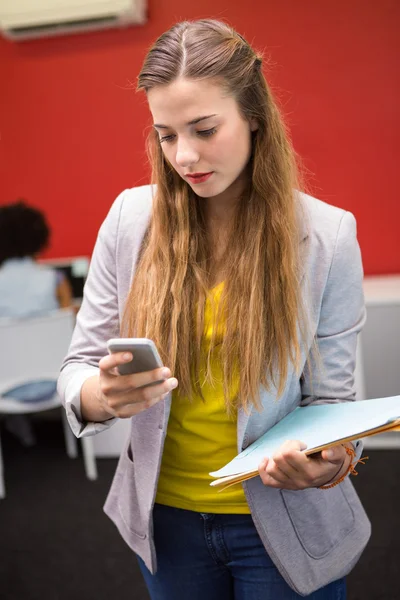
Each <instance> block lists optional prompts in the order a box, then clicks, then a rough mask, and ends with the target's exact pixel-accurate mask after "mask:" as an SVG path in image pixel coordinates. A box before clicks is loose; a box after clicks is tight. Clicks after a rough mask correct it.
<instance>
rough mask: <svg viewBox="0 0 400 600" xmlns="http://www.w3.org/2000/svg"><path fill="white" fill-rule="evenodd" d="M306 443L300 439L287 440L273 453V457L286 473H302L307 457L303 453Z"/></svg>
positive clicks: (305, 466) (306, 463)
mask: <svg viewBox="0 0 400 600" xmlns="http://www.w3.org/2000/svg"><path fill="white" fill-rule="evenodd" d="M306 448H307V444H305V443H304V442H301V441H300V440H288V441H286V442H285V443H284V444H282V446H280V448H279V449H278V450H277V451H276V452H275V453H274V455H273V457H272V458H273V459H274V461H275V462H276V463H277V465H278V466H279V468H280V469H281V470H283V471H284V472H286V473H289V472H290V473H292V474H293V473H294V472H297V473H302V472H303V471H304V470H305V469H306V468H307V465H308V462H309V459H308V457H307V455H306V454H305V453H304V450H305V449H306Z"/></svg>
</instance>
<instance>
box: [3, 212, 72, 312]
mask: <svg viewBox="0 0 400 600" xmlns="http://www.w3.org/2000/svg"><path fill="white" fill-rule="evenodd" d="M49 238H50V228H49V226H48V223H47V220H46V218H45V216H44V214H43V213H42V212H41V211H40V210H39V209H37V208H35V207H33V206H29V205H28V204H26V203H25V202H23V201H21V200H20V201H18V202H14V203H12V204H6V205H4V206H2V207H0V317H31V316H35V315H38V314H44V313H46V312H49V311H51V310H56V309H57V308H67V307H69V306H71V305H72V290H71V286H70V284H69V282H68V280H67V279H65V277H64V276H63V275H62V274H61V273H58V272H57V271H55V270H54V269H51V268H49V267H46V266H44V265H40V264H38V263H37V262H36V258H37V256H38V255H39V254H40V253H41V252H43V250H44V249H45V248H46V247H47V245H48V242H49Z"/></svg>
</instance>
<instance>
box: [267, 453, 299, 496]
mask: <svg viewBox="0 0 400 600" xmlns="http://www.w3.org/2000/svg"><path fill="white" fill-rule="evenodd" d="M270 462H271V461H270V460H269V459H268V458H264V459H263V460H262V461H261V462H260V464H259V466H258V473H259V475H260V478H261V481H262V482H263V484H264V485H266V486H268V487H272V488H275V489H282V488H285V489H297V487H296V486H295V485H294V484H293V483H292V482H291V480H290V479H282V480H277V479H275V477H273V476H272V475H271V474H270V473H268V465H269V463H270Z"/></svg>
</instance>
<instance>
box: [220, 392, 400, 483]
mask: <svg viewBox="0 0 400 600" xmlns="http://www.w3.org/2000/svg"><path fill="white" fill-rule="evenodd" d="M399 427H400V396H391V397H389V398H376V399H373V400H362V401H359V402H339V403H337V404H318V405H317V406H306V407H303V408H300V407H297V408H295V410H294V411H293V412H291V413H289V414H288V415H287V416H286V417H285V418H284V419H282V420H281V421H279V423H277V424H276V425H275V426H274V427H272V428H271V429H270V430H269V431H267V432H266V433H265V434H264V435H263V436H261V437H260V438H259V439H258V440H257V441H255V442H254V443H253V444H251V445H250V446H249V447H248V448H246V450H244V451H243V452H241V453H240V454H238V456H236V457H235V458H234V459H233V460H231V461H230V462H229V463H228V464H227V465H225V466H224V467H222V468H221V469H219V470H218V471H213V472H212V473H210V475H211V476H212V477H217V478H218V479H216V481H213V482H211V484H210V485H212V486H224V487H228V486H229V485H233V484H235V483H240V482H242V481H245V480H246V479H250V478H251V477H255V476H256V475H258V465H259V464H260V462H261V460H262V459H263V458H264V457H269V456H272V455H273V454H274V452H275V451H276V450H278V448H279V447H280V446H281V445H282V444H283V443H284V442H285V441H287V440H300V441H302V442H304V443H305V444H306V445H307V449H306V450H304V452H305V453H306V454H314V453H315V452H320V451H321V450H324V449H326V448H329V447H331V446H335V445H337V444H341V443H344V442H350V441H352V440H357V439H359V438H362V437H367V436H370V435H376V434H377V433H381V432H383V431H389V430H394V429H397V428H399Z"/></svg>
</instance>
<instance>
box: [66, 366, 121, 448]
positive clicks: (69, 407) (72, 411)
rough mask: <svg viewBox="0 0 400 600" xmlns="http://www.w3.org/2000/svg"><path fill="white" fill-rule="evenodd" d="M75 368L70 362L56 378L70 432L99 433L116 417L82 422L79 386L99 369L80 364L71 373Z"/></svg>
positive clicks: (80, 433)
mask: <svg viewBox="0 0 400 600" xmlns="http://www.w3.org/2000/svg"><path fill="white" fill-rule="evenodd" d="M73 369H76V364H75V365H74V364H73V363H71V364H70V365H68V366H67V367H65V368H64V369H63V371H61V374H60V377H59V379H58V393H59V395H60V396H61V398H62V399H63V402H64V406H65V411H66V414H67V419H68V423H69V425H70V427H71V429H72V432H73V433H74V435H76V437H78V438H80V437H86V436H90V435H95V434H96V433H101V432H102V431H105V430H106V429H109V428H110V427H111V426H112V425H113V424H114V423H115V422H116V421H117V420H118V419H117V418H116V417H115V418H110V419H108V420H107V421H103V422H101V423H94V422H89V423H86V422H83V421H82V416H81V400H80V398H81V388H82V385H83V384H84V382H85V381H86V379H89V377H92V376H93V375H97V374H98V372H99V369H98V368H97V367H91V366H89V365H84V366H83V365H82V366H81V368H79V369H78V370H75V372H74V373H71V371H72V370H73Z"/></svg>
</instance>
